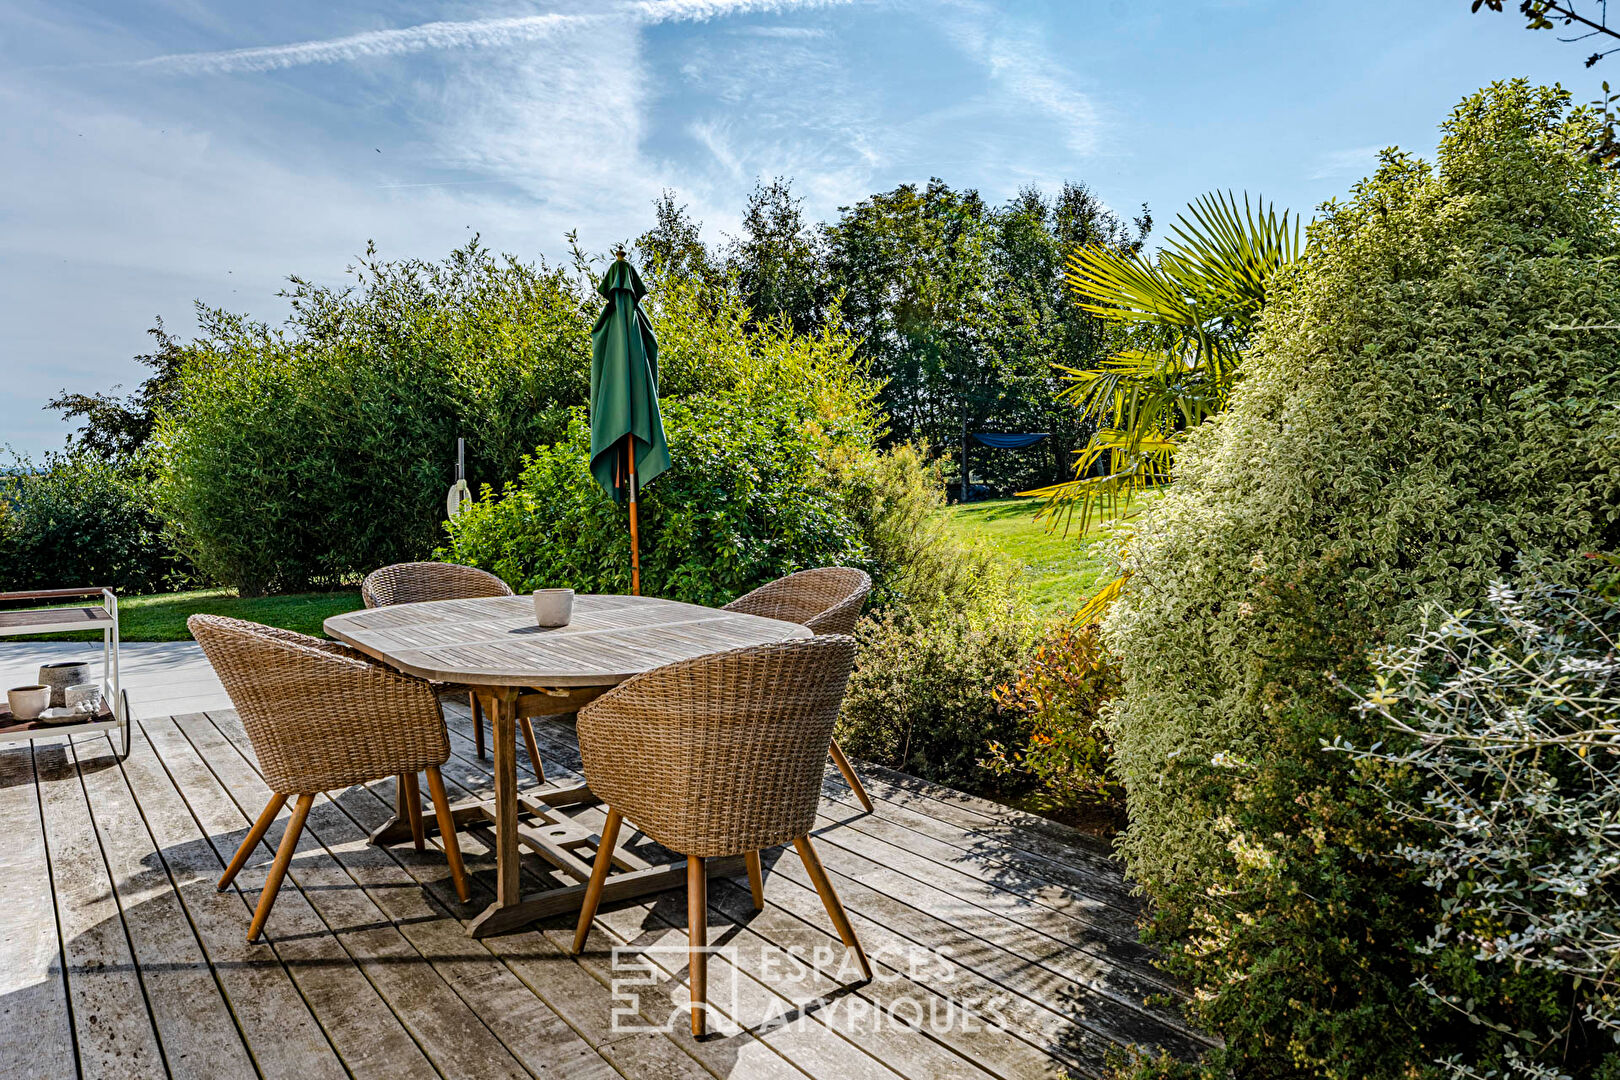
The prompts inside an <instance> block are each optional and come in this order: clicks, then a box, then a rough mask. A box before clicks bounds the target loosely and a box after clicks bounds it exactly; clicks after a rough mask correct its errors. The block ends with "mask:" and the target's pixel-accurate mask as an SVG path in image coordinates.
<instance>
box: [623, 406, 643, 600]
mask: <svg viewBox="0 0 1620 1080" xmlns="http://www.w3.org/2000/svg"><path fill="white" fill-rule="evenodd" d="M624 458H625V460H626V461H627V462H629V463H630V595H631V596H640V595H641V537H640V536H639V535H638V534H637V531H636V437H635V436H634V435H626V436H625V437H624Z"/></svg>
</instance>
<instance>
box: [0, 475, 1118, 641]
mask: <svg viewBox="0 0 1620 1080" xmlns="http://www.w3.org/2000/svg"><path fill="white" fill-rule="evenodd" d="M1037 506H1038V503H1037V501H1036V500H1034V499H994V500H990V501H987V502H977V503H970V504H969V505H967V506H952V507H949V508H947V509H946V510H945V514H946V517H947V520H948V521H949V522H950V526H951V528H952V530H953V531H955V532H956V533H958V534H959V535H961V536H963V537H967V538H971V539H974V540H980V541H983V542H984V543H986V544H988V545H989V546H991V547H992V548H994V549H995V550H997V551H999V552H1001V554H1003V555H1005V556H1006V557H1007V558H1009V559H1011V560H1012V561H1014V562H1015V563H1017V564H1019V566H1021V567H1022V569H1023V577H1024V594H1025V596H1027V597H1028V599H1029V601H1030V603H1031V604H1033V605H1034V606H1035V608H1036V610H1037V611H1039V612H1040V613H1042V614H1048V615H1055V614H1057V613H1058V612H1061V611H1073V610H1075V609H1076V608H1078V607H1079V606H1080V605H1081V603H1083V602H1084V600H1085V598H1086V597H1087V596H1089V595H1090V594H1091V593H1092V591H1094V590H1095V589H1096V587H1097V585H1098V584H1099V582H1100V581H1106V580H1107V575H1108V574H1109V564H1108V559H1107V554H1108V550H1107V546H1106V541H1105V540H1103V539H1102V538H1101V537H1100V536H1099V534H1098V532H1097V527H1096V526H1095V525H1093V526H1092V528H1091V530H1090V531H1089V532H1088V533H1087V534H1086V536H1084V537H1081V536H1078V535H1076V533H1075V532H1074V531H1073V530H1071V531H1070V533H1069V534H1068V535H1067V536H1065V535H1064V534H1063V531H1062V530H1061V529H1057V530H1049V529H1047V527H1046V526H1045V525H1044V524H1043V523H1041V522H1038V521H1036V520H1035V510H1036V508H1037ZM360 606H361V603H360V594H359V593H358V592H355V591H344V592H321V593H298V594H295V595H292V596H261V597H258V598H256V599H251V600H244V599H242V598H241V597H239V596H237V595H236V593H235V591H234V590H231V589H198V590H196V591H194V592H181V593H165V594H163V595H160V596H129V597H122V598H120V599H119V601H118V615H119V630H120V632H121V634H122V637H123V640H125V641H189V640H191V634H190V632H189V631H187V630H186V618H187V617H188V616H191V615H196V614H206V615H229V616H231V617H233V618H237V619H250V620H252V621H253V622H259V623H266V624H268V625H270V626H280V627H284V628H286V629H288V630H298V631H301V632H302V633H305V634H313V635H315V636H317V637H320V636H321V623H322V621H323V620H325V619H326V618H327V616H329V615H340V614H342V613H343V612H345V611H353V610H355V609H356V608H358V607H360ZM10 640H13V641H15V640H30V639H27V638H24V639H17V638H12V639H10ZM37 640H40V641H71V640H81V641H100V640H101V635H100V633H84V634H50V635H40V636H39V637H38V638H37Z"/></svg>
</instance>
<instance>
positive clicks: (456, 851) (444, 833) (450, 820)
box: [427, 766, 472, 904]
mask: <svg viewBox="0 0 1620 1080" xmlns="http://www.w3.org/2000/svg"><path fill="white" fill-rule="evenodd" d="M427 781H428V796H429V797H430V798H431V799H432V800H433V813H434V815H435V816H436V817H438V819H439V840H440V842H442V843H443V844H444V859H445V862H448V863H449V864H450V880H451V881H453V882H455V885H456V895H457V896H459V897H460V898H461V902H462V903H463V904H465V903H466V902H467V901H468V900H471V899H472V890H471V889H469V888H467V868H466V867H465V866H463V865H462V862H461V841H460V840H458V839H457V838H456V818H455V815H454V814H452V813H451V812H450V800H449V799H448V798H446V797H445V794H444V777H443V776H441V775H439V769H438V767H437V766H432V767H430V768H429V769H428V770H427Z"/></svg>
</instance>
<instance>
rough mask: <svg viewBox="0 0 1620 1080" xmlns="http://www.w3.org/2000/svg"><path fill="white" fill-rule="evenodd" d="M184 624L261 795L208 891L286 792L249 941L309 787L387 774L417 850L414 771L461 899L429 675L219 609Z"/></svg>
mask: <svg viewBox="0 0 1620 1080" xmlns="http://www.w3.org/2000/svg"><path fill="white" fill-rule="evenodd" d="M186 626H187V627H188V628H190V630H191V636H192V637H194V638H196V639H197V643H198V644H199V645H201V646H202V649H203V653H204V654H205V655H206V656H207V657H208V662H209V663H210V664H212V665H213V666H214V671H215V672H216V673H217V674H218V675H219V681H220V682H221V683H223V684H224V685H225V692H226V693H227V694H229V695H230V696H231V704H233V705H235V706H236V711H237V713H238V714H239V715H240V716H241V718H242V726H243V727H245V728H246V729H247V733H248V739H249V741H250V742H252V743H253V753H254V756H255V757H257V758H258V759H259V769H260V771H262V772H263V773H264V782H265V783H266V784H268V785H269V787H270V790H271V792H273V794H272V795H271V797H270V801H269V802H268V803H267V804H266V805H265V808H264V810H263V811H262V812H261V813H260V814H259V817H258V820H256V821H255V822H254V823H253V827H252V828H251V829H249V830H248V834H247V837H246V839H244V840H243V841H242V844H241V846H240V847H238V848H237V849H236V854H235V855H233V856H232V857H231V861H230V863H229V865H227V866H226V867H225V874H224V876H223V877H221V878H220V879H219V883H218V888H219V889H220V890H222V891H223V890H224V889H226V888H229V887H230V884H231V882H232V881H234V880H235V879H236V875H237V874H238V873H240V872H241V869H242V867H243V866H245V865H246V864H247V861H248V859H249V858H250V857H251V856H252V854H253V852H254V850H255V849H256V848H257V847H258V846H259V842H260V841H261V840H263V839H264V837H265V834H266V832H267V831H268V830H269V828H270V826H271V825H272V824H273V823H274V822H275V819H276V815H277V814H279V813H280V812H281V808H282V807H283V806H285V805H286V803H287V800H288V798H289V797H292V796H296V800H295V802H294V804H293V810H292V816H291V817H290V818H289V819H288V822H287V827H286V828H285V829H284V830H283V831H282V834H281V843H280V844H279V845H278V846H277V848H276V858H275V862H274V863H272V864H271V866H270V870H269V872H268V873H267V874H266V875H265V879H264V887H263V888H262V889H260V890H259V903H258V905H257V906H256V907H255V908H254V909H253V921H252V922H251V923H250V924H249V926H248V935H247V938H248V940H249V941H253V940H255V939H257V938H258V936H259V933H260V932H261V931H262V930H263V929H264V925H265V920H266V919H268V918H269V917H270V909H271V907H272V906H273V905H274V904H275V902H276V894H277V893H278V892H279V891H280V889H281V882H282V879H283V878H285V877H286V875H287V868H288V867H289V866H290V865H291V863H292V858H293V853H294V851H296V850H297V847H298V835H299V833H300V832H302V831H303V828H304V822H305V821H306V820H307V819H308V817H309V812H310V808H311V807H312V806H313V805H314V803H315V795H316V794H317V793H318V792H322V791H331V790H333V789H334V788H344V787H348V786H350V785H351V784H363V783H366V782H368V781H372V780H380V779H382V778H383V777H385V776H390V775H392V776H393V777H394V780H395V783H396V785H398V792H397V794H398V798H397V800H396V801H397V805H398V807H399V809H400V811H401V812H409V813H410V814H411V816H412V817H411V819H412V821H413V823H414V824H413V826H412V831H413V834H414V835H413V839H415V841H416V849H417V850H418V851H421V850H422V849H423V828H422V826H421V824H420V822H421V814H420V810H421V805H420V796H419V795H418V793H417V791H418V789H417V786H416V774H417V773H419V772H425V773H427V778H428V788H429V791H430V793H431V795H432V799H433V810H434V814H435V816H436V817H437V818H438V824H439V836H440V841H441V843H443V845H444V855H445V860H446V861H447V862H448V863H449V864H450V877H451V880H452V881H453V882H454V883H455V886H456V894H457V895H458V896H460V897H461V900H462V903H466V902H467V900H468V898H469V897H470V896H471V895H472V894H471V893H470V892H469V891H468V887H467V874H466V870H465V868H464V867H463V865H462V862H461V848H460V845H459V844H458V842H457V840H456V825H455V817H454V815H453V814H452V813H451V812H450V801H449V799H448V797H447V796H446V794H445V790H444V779H443V777H441V776H440V775H439V766H440V765H442V764H444V763H445V761H446V760H448V759H449V757H450V739H449V736H448V735H446V734H445V730H444V717H443V716H442V715H441V714H440V712H439V698H438V695H437V694H435V693H434V692H433V685H432V684H431V683H429V682H426V681H424V680H422V679H413V678H411V677H410V676H408V675H402V674H400V673H399V672H397V671H393V670H392V669H389V668H385V667H383V666H382V665H381V664H377V663H374V662H372V661H371V660H369V659H367V658H366V657H365V656H363V655H361V654H360V653H358V652H356V651H354V650H353V649H350V648H349V647H347V646H345V645H339V644H337V643H336V642H332V641H322V640H321V639H320V638H313V637H309V636H308V635H306V634H296V633H293V632H292V631H291V630H278V629H276V628H275V627H271V626H261V625H259V624H258V623H251V622H244V621H243V620H241V619H227V618H224V617H222V616H219V615H193V616H192V617H191V618H189V619H187V620H186Z"/></svg>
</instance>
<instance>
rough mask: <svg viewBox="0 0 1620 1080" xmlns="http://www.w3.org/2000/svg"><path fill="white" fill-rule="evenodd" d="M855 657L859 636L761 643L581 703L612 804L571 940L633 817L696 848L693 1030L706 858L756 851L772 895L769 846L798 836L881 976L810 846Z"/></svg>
mask: <svg viewBox="0 0 1620 1080" xmlns="http://www.w3.org/2000/svg"><path fill="white" fill-rule="evenodd" d="M854 662H855V642H854V641H853V640H852V639H850V638H848V637H844V636H840V635H827V636H821V637H812V638H801V639H798V640H794V641H786V642H781V643H778V644H773V645H757V646H754V647H752V648H746V649H736V650H733V651H731V652H724V653H716V654H714V655H712V656H704V657H699V658H697V659H695V660H686V661H682V662H680V663H676V664H670V665H669V666H667V667H662V668H658V669H656V670H654V671H650V672H647V673H646V674H643V675H637V676H636V677H635V678H633V679H630V680H628V681H627V682H625V683H623V684H621V685H619V686H617V687H615V688H614V689H612V690H610V691H608V692H607V693H606V694H603V695H602V696H601V697H599V698H597V699H596V700H595V701H593V702H591V704H589V705H587V706H586V707H585V708H583V709H581V710H580V713H579V723H578V729H579V749H580V754H581V756H582V757H583V758H584V763H585V776H586V779H587V780H588V781H589V782H590V785H591V790H592V792H594V793H595V794H596V795H597V796H598V797H599V798H601V799H602V801H603V802H605V803H606V804H607V808H608V816H607V822H606V824H605V825H604V826H603V829H602V841H601V844H600V845H599V847H598V849H597V855H596V859H595V862H594V863H593V865H592V867H591V877H590V881H589V882H588V883H587V886H586V890H585V903H584V906H583V907H582V908H581V909H580V913H579V925H578V927H577V929H576V931H575V934H574V951H575V952H576V953H578V952H579V951H580V950H582V949H583V948H584V947H585V939H586V936H587V935H588V934H589V932H590V926H591V920H592V918H594V917H595V915H596V908H597V905H598V904H599V903H600V901H601V897H602V888H603V885H604V884H605V882H606V880H607V874H608V864H609V863H610V862H611V853H612V851H613V849H614V844H615V843H617V841H618V834H619V826H620V824H621V822H622V821H623V819H624V818H626V817H628V818H629V819H630V820H631V821H633V822H635V827H637V828H639V829H640V830H641V831H642V832H643V833H645V834H646V835H647V836H650V837H651V838H652V839H654V840H656V841H658V842H659V843H660V844H663V845H664V846H665V847H668V848H670V849H672V850H674V851H677V852H680V853H681V854H683V855H685V856H686V871H687V873H686V896H687V899H686V903H687V919H688V930H689V933H690V936H691V943H692V953H691V980H692V1003H693V1005H692V1033H693V1034H694V1035H701V1034H702V1033H703V1030H704V1022H703V1021H704V1010H705V1008H706V1005H705V1004H704V1002H705V992H706V987H707V974H706V973H707V968H706V966H705V963H706V960H707V954H706V953H705V952H704V951H703V950H704V946H705V945H706V943H707V934H708V930H707V916H706V914H705V913H706V912H707V910H708V907H707V904H708V899H707V882H708V878H707V876H706V874H705V867H704V860H705V859H708V858H715V857H722V856H727V855H736V854H744V855H746V856H747V864H748V883H749V885H750V887H751V888H752V890H753V895H754V905H755V907H763V906H764V903H765V899H764V880H763V876H762V868H761V864H760V857H759V853H760V850H761V849H763V848H768V847H773V846H775V845H777V844H782V843H786V842H787V841H789V840H791V841H792V842H793V845H794V847H796V848H797V849H798V852H799V857H800V858H801V859H803V860H804V866H805V870H806V871H807V872H808V873H809V875H810V878H811V880H812V881H814V882H815V886H816V891H817V892H818V893H820V895H821V901H822V904H823V905H824V906H825V907H826V909H827V914H828V916H829V917H831V919H832V922H833V925H834V926H835V927H836V928H837V929H838V934H839V936H840V937H841V938H843V941H844V944H845V945H846V946H847V947H849V948H850V949H851V950H853V951H854V953H855V956H856V958H857V959H858V961H859V963H860V967H861V972H862V974H863V975H864V976H865V977H866V978H867V979H870V978H871V977H872V968H871V965H870V964H869V963H868V962H867V959H866V953H865V952H864V950H862V948H861V945H860V942H859V941H858V940H857V939H856V937H855V931H854V929H853V928H852V927H851V926H850V922H849V917H848V915H846V914H845V912H844V908H843V905H842V904H840V903H839V900H838V894H837V893H836V892H834V891H833V887H832V882H831V881H830V880H829V879H828V877H827V874H826V871H825V870H823V869H822V866H821V861H820V860H819V859H818V858H817V856H816V852H815V848H814V847H812V846H811V844H810V830H811V828H812V827H813V826H814V824H815V820H816V808H817V805H818V804H819V802H820V799H821V774H822V769H823V768H824V767H825V762H826V760H827V744H828V742H829V741H830V740H831V739H832V727H833V720H834V718H835V717H837V715H838V708H839V705H840V704H841V703H842V702H843V698H844V687H845V684H846V683H847V682H848V681H849V672H850V668H851V667H852V666H853V665H854Z"/></svg>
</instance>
